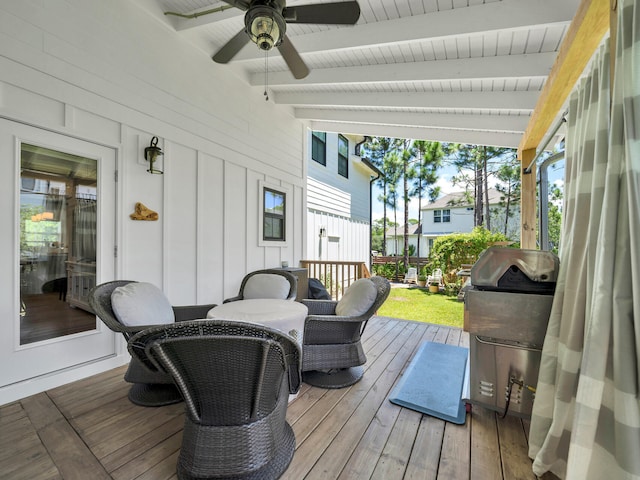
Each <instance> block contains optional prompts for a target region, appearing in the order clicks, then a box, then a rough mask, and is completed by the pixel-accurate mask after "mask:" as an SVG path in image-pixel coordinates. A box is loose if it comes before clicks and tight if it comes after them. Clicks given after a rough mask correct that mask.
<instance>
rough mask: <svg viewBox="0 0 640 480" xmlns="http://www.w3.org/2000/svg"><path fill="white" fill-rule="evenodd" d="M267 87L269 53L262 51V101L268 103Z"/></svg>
mask: <svg viewBox="0 0 640 480" xmlns="http://www.w3.org/2000/svg"><path fill="white" fill-rule="evenodd" d="M268 86H269V51H268V50H265V51H264V99H265V101H266V102H268V101H269V94H268V93H267V87H268Z"/></svg>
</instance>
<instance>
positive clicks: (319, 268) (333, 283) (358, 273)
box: [300, 260, 371, 300]
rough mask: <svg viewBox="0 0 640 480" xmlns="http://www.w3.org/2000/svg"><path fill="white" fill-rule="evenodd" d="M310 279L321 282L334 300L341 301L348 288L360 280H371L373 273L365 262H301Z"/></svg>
mask: <svg viewBox="0 0 640 480" xmlns="http://www.w3.org/2000/svg"><path fill="white" fill-rule="evenodd" d="M300 266H301V267H303V268H306V269H307V272H308V275H309V278H317V279H318V280H320V281H321V282H322V283H323V284H324V286H325V287H326V288H327V291H328V292H329V294H330V295H331V298H333V299H334V300H339V299H340V298H341V297H342V294H343V293H344V292H345V290H346V289H347V287H348V286H349V285H351V284H352V283H353V282H355V281H356V280H358V279H359V278H369V277H370V276H371V273H370V272H369V269H368V268H367V265H366V264H365V263H364V262H343V261H337V260H333V261H332V260H326V261H325V260H300Z"/></svg>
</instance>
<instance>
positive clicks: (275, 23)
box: [245, 5, 287, 50]
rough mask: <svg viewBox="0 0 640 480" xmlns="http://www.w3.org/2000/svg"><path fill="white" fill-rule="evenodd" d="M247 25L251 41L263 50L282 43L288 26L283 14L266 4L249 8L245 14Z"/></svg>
mask: <svg viewBox="0 0 640 480" xmlns="http://www.w3.org/2000/svg"><path fill="white" fill-rule="evenodd" d="M245 26H246V31H247V33H248V34H249V36H250V37H251V41H252V42H253V43H255V44H256V45H258V48H260V49H261V50H271V49H272V48H273V47H277V46H278V45H280V43H282V38H283V37H284V33H285V31H286V28H287V27H286V23H285V21H284V18H282V15H280V13H279V12H278V11H277V10H275V9H274V8H272V7H270V6H266V5H261V6H257V7H254V8H251V9H249V10H248V11H247V14H246V16H245Z"/></svg>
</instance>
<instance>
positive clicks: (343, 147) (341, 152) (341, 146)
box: [338, 135, 349, 178]
mask: <svg viewBox="0 0 640 480" xmlns="http://www.w3.org/2000/svg"><path fill="white" fill-rule="evenodd" d="M338 173H339V174H340V175H342V176H343V177H345V178H349V140H347V139H346V138H345V137H343V136H342V135H338Z"/></svg>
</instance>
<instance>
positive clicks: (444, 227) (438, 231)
mask: <svg viewBox="0 0 640 480" xmlns="http://www.w3.org/2000/svg"><path fill="white" fill-rule="evenodd" d="M444 209H445V210H446V209H448V210H450V211H451V217H450V218H451V221H450V222H440V223H436V222H434V220H433V218H434V216H433V210H423V211H422V225H423V232H424V234H425V235H429V236H440V235H448V234H450V233H462V232H470V231H471V230H473V210H467V208H466V207H444Z"/></svg>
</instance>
